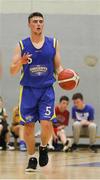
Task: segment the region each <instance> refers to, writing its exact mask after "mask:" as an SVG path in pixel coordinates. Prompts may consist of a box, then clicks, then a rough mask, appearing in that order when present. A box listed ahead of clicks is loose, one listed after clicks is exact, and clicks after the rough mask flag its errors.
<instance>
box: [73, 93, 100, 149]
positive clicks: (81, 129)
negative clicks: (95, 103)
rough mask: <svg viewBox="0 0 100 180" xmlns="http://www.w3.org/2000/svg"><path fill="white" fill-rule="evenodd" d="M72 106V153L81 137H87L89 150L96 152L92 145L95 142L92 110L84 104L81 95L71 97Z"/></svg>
mask: <svg viewBox="0 0 100 180" xmlns="http://www.w3.org/2000/svg"><path fill="white" fill-rule="evenodd" d="M72 100H73V103H74V106H73V107H72V119H73V120H74V123H73V137H74V144H73V146H72V151H73V150H76V149H77V147H78V146H77V145H78V142H79V138H80V136H81V135H85V136H89V139H90V149H91V150H92V151H94V152H97V150H96V148H95V146H94V143H95V141H96V124H95V123H94V108H93V107H92V106H91V105H88V104H85V103H84V99H83V95H82V94H81V93H76V94H74V95H73V97H72Z"/></svg>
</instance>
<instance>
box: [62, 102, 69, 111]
mask: <svg viewBox="0 0 100 180" xmlns="http://www.w3.org/2000/svg"><path fill="white" fill-rule="evenodd" d="M68 104H69V102H68V101H65V100H62V101H61V102H60V108H61V110H62V111H65V110H66V109H67V107H68Z"/></svg>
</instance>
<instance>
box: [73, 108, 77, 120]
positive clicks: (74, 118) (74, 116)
mask: <svg viewBox="0 0 100 180" xmlns="http://www.w3.org/2000/svg"><path fill="white" fill-rule="evenodd" d="M72 119H73V120H74V121H76V120H77V118H76V114H75V109H74V107H73V108H72Z"/></svg>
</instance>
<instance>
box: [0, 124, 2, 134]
mask: <svg viewBox="0 0 100 180" xmlns="http://www.w3.org/2000/svg"><path fill="white" fill-rule="evenodd" d="M2 130H3V126H2V124H0V135H1V132H2Z"/></svg>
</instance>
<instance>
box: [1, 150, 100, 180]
mask: <svg viewBox="0 0 100 180" xmlns="http://www.w3.org/2000/svg"><path fill="white" fill-rule="evenodd" d="M37 157H38V153H37ZM49 159H50V161H49V164H48V165H47V166H46V167H43V168H40V167H39V166H38V169H37V170H36V171H35V172H33V173H25V167H26V163H27V153H26V152H19V151H0V179H70V180H71V179H77V180H78V179H100V151H99V152H98V153H97V154H95V153H92V152H90V151H89V150H78V151H77V152H73V153H64V152H50V153H49Z"/></svg>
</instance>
